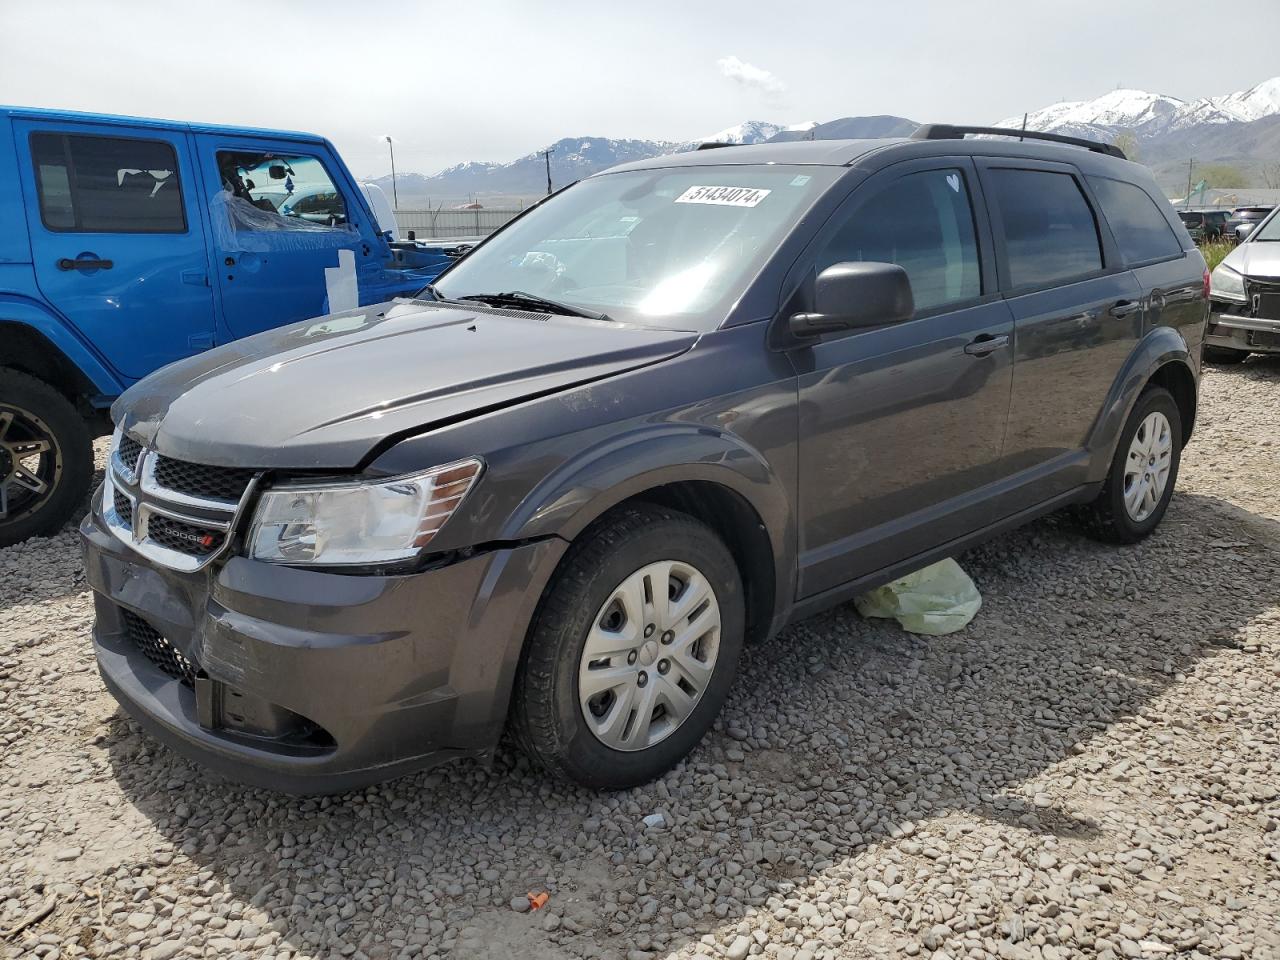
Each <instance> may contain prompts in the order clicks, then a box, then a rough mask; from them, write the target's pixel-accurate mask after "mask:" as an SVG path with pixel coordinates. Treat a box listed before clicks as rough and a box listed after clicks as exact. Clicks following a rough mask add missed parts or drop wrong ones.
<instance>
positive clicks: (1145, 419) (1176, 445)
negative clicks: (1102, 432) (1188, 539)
mask: <svg viewBox="0 0 1280 960" xmlns="http://www.w3.org/2000/svg"><path fill="white" fill-rule="evenodd" d="M1181 457H1182V416H1181V414H1180V413H1179V411H1178V405H1177V403H1175V402H1174V399H1173V395H1172V394H1170V393H1169V391H1168V390H1166V389H1164V387H1156V386H1150V387H1147V389H1146V390H1144V391H1143V392H1142V395H1141V396H1140V397H1139V398H1138V402H1137V404H1135V406H1134V408H1133V411H1132V412H1131V413H1130V414H1129V419H1128V420H1127V421H1125V425H1124V429H1123V430H1122V431H1121V432H1120V442H1119V443H1118V444H1117V445H1116V452H1115V456H1114V457H1112V459H1111V470H1110V472H1109V473H1108V474H1107V479H1106V481H1105V482H1104V483H1103V485H1102V491H1101V492H1100V493H1099V494H1098V497H1097V499H1096V500H1094V502H1093V503H1091V504H1089V505H1088V506H1087V507H1085V508H1084V510H1083V513H1084V519H1085V522H1086V526H1087V528H1088V529H1089V531H1090V533H1092V534H1093V535H1094V536H1095V537H1097V538H1098V539H1099V540H1104V541H1106V542H1108V543H1137V542H1138V541H1139V540H1142V539H1143V538H1144V537H1146V536H1147V535H1148V534H1150V533H1151V531H1152V530H1154V529H1155V528H1156V527H1157V526H1159V524H1160V521H1161V519H1162V518H1163V517H1164V514H1165V511H1166V510H1167V509H1168V507H1169V500H1170V499H1171V498H1172V497H1173V487H1174V484H1175V483H1176V482H1177V479H1178V465H1179V463H1180V462H1181Z"/></svg>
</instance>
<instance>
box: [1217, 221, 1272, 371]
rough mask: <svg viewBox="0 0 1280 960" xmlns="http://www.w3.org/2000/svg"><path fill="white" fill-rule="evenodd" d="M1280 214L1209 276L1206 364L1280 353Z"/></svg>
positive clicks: (1258, 226) (1264, 223)
mask: <svg viewBox="0 0 1280 960" xmlns="http://www.w3.org/2000/svg"><path fill="white" fill-rule="evenodd" d="M1278 213H1280V210H1272V211H1271V213H1270V214H1269V215H1268V216H1267V218H1266V219H1265V220H1263V221H1262V222H1261V223H1259V224H1258V225H1257V226H1256V227H1254V228H1253V230H1252V231H1251V232H1250V233H1249V235H1248V237H1246V238H1245V240H1244V241H1243V242H1242V243H1241V244H1240V245H1239V246H1238V247H1236V248H1235V249H1234V250H1232V251H1231V253H1229V254H1228V255H1227V257H1226V259H1224V260H1223V261H1222V263H1220V264H1218V266H1217V267H1216V268H1215V269H1214V271H1213V273H1212V275H1211V276H1210V281H1209V282H1210V300H1211V303H1212V310H1213V312H1212V315H1211V316H1210V318H1209V331H1208V334H1207V336H1206V337H1205V347H1204V359H1205V360H1208V361H1209V362H1210V363H1240V362H1241V361H1242V360H1244V359H1245V358H1246V357H1248V356H1249V354H1251V353H1272V354H1280V216H1278Z"/></svg>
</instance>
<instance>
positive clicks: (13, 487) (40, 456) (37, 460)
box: [0, 405, 62, 522]
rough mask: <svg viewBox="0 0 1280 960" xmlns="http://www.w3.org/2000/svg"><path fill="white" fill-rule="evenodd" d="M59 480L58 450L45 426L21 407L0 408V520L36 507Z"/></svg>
mask: <svg viewBox="0 0 1280 960" xmlns="http://www.w3.org/2000/svg"><path fill="white" fill-rule="evenodd" d="M61 478H62V451H61V448H60V447H59V446H58V441H57V439H56V438H55V437H54V435H53V432H52V431H51V430H50V429H49V426H48V425H47V424H46V423H45V422H44V421H43V420H41V419H40V418H39V417H37V416H36V415H35V414H33V413H30V412H29V411H27V410H23V409H22V408H21V407H15V406H9V405H5V406H0V521H3V522H14V521H17V520H21V519H22V518H23V517H26V516H29V515H31V514H32V513H34V512H35V511H36V510H38V509H39V508H40V505H41V504H43V503H44V502H45V501H46V500H48V498H49V497H50V496H51V495H52V494H53V492H54V490H56V489H57V486H58V483H59V481H60V480H61Z"/></svg>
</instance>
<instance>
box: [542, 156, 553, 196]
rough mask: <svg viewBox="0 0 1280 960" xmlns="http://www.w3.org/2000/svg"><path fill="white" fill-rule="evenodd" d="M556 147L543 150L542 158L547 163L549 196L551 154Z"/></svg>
mask: <svg viewBox="0 0 1280 960" xmlns="http://www.w3.org/2000/svg"><path fill="white" fill-rule="evenodd" d="M554 150H555V147H547V149H545V150H543V151H542V159H543V160H544V161H545V162H546V164H547V196H548V197H549V196H551V154H552V152H553V151H554Z"/></svg>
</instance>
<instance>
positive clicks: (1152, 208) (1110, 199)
mask: <svg viewBox="0 0 1280 960" xmlns="http://www.w3.org/2000/svg"><path fill="white" fill-rule="evenodd" d="M1089 186H1091V187H1093V193H1094V196H1096V197H1097V198H1098V203H1100V204H1102V215H1103V216H1105V217H1106V218H1107V223H1108V224H1110V226H1111V232H1112V233H1113V234H1114V235H1115V238H1116V243H1118V244H1120V253H1121V254H1122V255H1123V256H1124V258H1125V260H1126V261H1127V262H1128V263H1141V262H1142V261H1144V260H1159V259H1161V258H1164V257H1177V256H1181V254H1182V244H1181V243H1179V242H1178V238H1177V236H1176V235H1175V234H1174V232H1173V231H1172V230H1171V229H1170V228H1169V223H1168V221H1166V220H1165V218H1164V214H1163V213H1161V212H1160V208H1159V207H1157V206H1156V204H1155V201H1154V200H1152V199H1151V197H1150V196H1149V195H1148V194H1147V192H1146V191H1145V190H1143V189H1142V188H1141V187H1136V186H1134V185H1133V184H1132V183H1124V182H1122V181H1120V180H1108V179H1107V178H1105V177H1090V178H1089ZM1203 220H1204V216H1203V215H1200V221H1203Z"/></svg>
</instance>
